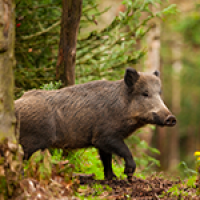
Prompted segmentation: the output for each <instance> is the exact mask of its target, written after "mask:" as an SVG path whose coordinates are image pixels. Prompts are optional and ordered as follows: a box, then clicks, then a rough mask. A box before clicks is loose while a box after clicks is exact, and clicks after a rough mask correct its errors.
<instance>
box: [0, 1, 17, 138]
mask: <svg viewBox="0 0 200 200" xmlns="http://www.w3.org/2000/svg"><path fill="white" fill-rule="evenodd" d="M14 11H15V3H14V0H0V140H2V139H3V138H5V137H7V138H11V139H12V140H15V136H14V126H15V121H16V120H15V115H14V104H13V89H14V80H13V66H14V65H15V57H14V42H15V15H14V13H15V12H14Z"/></svg>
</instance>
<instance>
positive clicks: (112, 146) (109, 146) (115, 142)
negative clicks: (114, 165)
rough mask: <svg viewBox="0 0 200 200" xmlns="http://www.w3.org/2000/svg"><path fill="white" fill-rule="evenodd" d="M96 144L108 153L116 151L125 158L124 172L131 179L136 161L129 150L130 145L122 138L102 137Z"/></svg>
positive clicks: (115, 152)
mask: <svg viewBox="0 0 200 200" xmlns="http://www.w3.org/2000/svg"><path fill="white" fill-rule="evenodd" d="M94 146H95V147H96V148H98V149H101V150H102V151H105V152H107V153H114V154H116V155H118V156H120V157H122V158H124V160H125V169H124V173H125V174H126V175H127V176H128V179H129V180H131V178H132V175H133V173H134V172H135V169H136V164H135V161H134V160H133V157H132V154H131V152H130V151H129V149H128V147H127V146H126V144H125V143H124V141H123V140H121V139H120V138H109V137H106V138H104V137H101V139H100V138H99V140H97V141H96V142H95V144H94Z"/></svg>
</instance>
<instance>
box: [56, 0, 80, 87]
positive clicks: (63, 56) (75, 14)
mask: <svg viewBox="0 0 200 200" xmlns="http://www.w3.org/2000/svg"><path fill="white" fill-rule="evenodd" d="M81 12H82V0H76V1H73V0H63V13H62V22H61V31H60V46H59V53H58V54H59V55H58V61H57V65H56V77H57V79H61V80H62V81H63V83H64V85H65V86H69V85H73V84H75V63H76V42H77V35H78V30H79V24H80V18H81Z"/></svg>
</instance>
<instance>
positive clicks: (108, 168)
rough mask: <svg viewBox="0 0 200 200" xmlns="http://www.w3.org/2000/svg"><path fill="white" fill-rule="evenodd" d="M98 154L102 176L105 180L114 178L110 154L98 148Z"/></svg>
mask: <svg viewBox="0 0 200 200" xmlns="http://www.w3.org/2000/svg"><path fill="white" fill-rule="evenodd" d="M99 155H100V158H101V161H102V163H103V166H104V178H105V179H107V180H112V179H113V178H116V175H115V174H114V173H113V170H112V154H111V153H106V152H105V151H103V150H100V149H99Z"/></svg>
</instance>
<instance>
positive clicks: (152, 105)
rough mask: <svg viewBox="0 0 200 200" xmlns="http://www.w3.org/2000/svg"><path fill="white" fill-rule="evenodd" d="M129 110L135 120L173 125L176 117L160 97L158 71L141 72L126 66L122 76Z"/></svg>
mask: <svg viewBox="0 0 200 200" xmlns="http://www.w3.org/2000/svg"><path fill="white" fill-rule="evenodd" d="M124 82H125V85H126V91H127V94H128V95H127V96H128V102H129V103H128V104H129V111H128V112H131V113H132V117H133V118H134V119H136V121H137V122H139V123H142V124H157V125H160V126H174V125H175V124H176V118H175V117H174V116H173V115H172V114H171V112H170V111H169V109H168V108H167V107H166V105H165V104H164V102H163V100H162V99H161V81H160V78H159V72H158V71H155V72H154V73H152V74H150V73H143V72H137V71H136V70H135V69H133V68H127V69H126V73H125V76H124Z"/></svg>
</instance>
